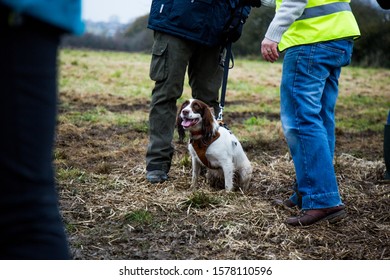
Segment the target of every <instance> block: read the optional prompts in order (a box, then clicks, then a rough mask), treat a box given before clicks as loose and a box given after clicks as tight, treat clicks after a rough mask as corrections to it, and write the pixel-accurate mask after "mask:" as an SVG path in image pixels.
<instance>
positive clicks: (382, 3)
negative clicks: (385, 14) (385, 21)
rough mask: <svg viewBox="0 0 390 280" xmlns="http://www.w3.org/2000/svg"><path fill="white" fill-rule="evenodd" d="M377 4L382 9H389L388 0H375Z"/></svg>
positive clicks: (389, 2) (389, 3)
mask: <svg viewBox="0 0 390 280" xmlns="http://www.w3.org/2000/svg"><path fill="white" fill-rule="evenodd" d="M377 2H378V4H379V6H381V7H382V9H385V10H389V9H390V1H389V0H377Z"/></svg>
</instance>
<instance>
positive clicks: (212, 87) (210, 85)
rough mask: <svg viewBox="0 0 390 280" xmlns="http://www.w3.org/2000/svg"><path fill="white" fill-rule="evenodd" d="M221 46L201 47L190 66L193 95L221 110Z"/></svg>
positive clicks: (215, 110)
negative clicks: (219, 100)
mask: <svg viewBox="0 0 390 280" xmlns="http://www.w3.org/2000/svg"><path fill="white" fill-rule="evenodd" d="M219 56H220V47H219V46H217V47H212V48H210V47H200V48H198V49H197V50H196V52H195V53H194V55H193V57H192V58H191V60H190V63H189V67H188V76H189V83H190V86H191V89H192V96H193V97H194V98H196V99H200V100H202V101H203V102H205V103H206V104H208V105H209V106H210V107H212V108H213V109H214V113H215V115H216V116H218V112H219V102H218V99H219V89H220V88H221V84H222V77H223V67H221V66H220V65H219Z"/></svg>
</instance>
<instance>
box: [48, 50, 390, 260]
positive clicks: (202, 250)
mask: <svg viewBox="0 0 390 280" xmlns="http://www.w3.org/2000/svg"><path fill="white" fill-rule="evenodd" d="M149 62H150V56H149V55H146V54H136V53H131V54H129V53H111V52H96V51H86V50H66V49H65V50H62V51H61V53H60V78H59V84H60V90H59V117H58V133H57V137H56V150H55V164H56V170H57V172H56V174H57V182H58V189H59V194H60V206H61V211H62V213H63V217H64V222H65V225H66V230H67V233H68V236H69V242H70V245H71V250H72V254H73V257H74V258H75V259H269V260H270V259H279V260H281V259H390V244H389V238H390V215H389V213H390V184H389V182H388V181H387V182H386V181H384V180H383V174H384V171H385V166H384V160H383V127H384V124H385V121H386V118H387V113H388V111H389V109H390V85H389V80H390V70H386V69H363V68H352V67H347V68H345V69H343V73H342V77H341V79H340V96H339V101H338V105H337V108H336V118H337V130H336V134H337V144H336V157H335V167H336V172H337V178H338V182H339V185H340V192H341V194H342V198H343V200H344V202H345V204H346V206H347V211H348V217H347V219H345V220H343V221H341V222H339V223H337V224H332V225H330V224H328V223H320V224H318V225H313V226H311V227H306V228H299V229H297V228H291V227H288V226H286V225H285V224H284V223H283V221H284V220H285V219H286V217H288V216H290V215H294V214H296V210H293V211H292V210H288V209H284V208H281V207H280V206H277V205H274V203H273V200H274V199H275V198H287V197H288V196H289V194H290V193H291V189H290V187H291V185H292V184H293V181H294V168H293V164H292V162H291V158H290V156H289V153H288V150H287V145H286V143H285V141H284V138H283V135H282V132H281V125H280V121H279V81H280V75H281V64H268V63H265V62H264V61H262V60H261V59H260V57H259V59H258V60H246V59H236V63H235V67H234V68H233V69H232V70H231V71H230V76H229V83H228V92H227V100H226V110H225V113H224V117H225V122H226V123H227V124H228V125H229V127H230V129H231V130H232V131H233V132H234V133H235V134H236V136H237V137H238V138H239V139H240V141H241V142H242V144H243V147H244V149H245V150H246V152H247V154H248V157H249V159H250V160H251V161H252V164H253V167H254V177H253V180H252V183H251V189H250V191H249V192H247V193H242V192H240V191H236V192H233V193H226V192H225V191H224V190H220V189H212V188H210V187H209V186H208V185H207V183H206V182H205V181H202V182H201V188H200V189H198V190H192V189H191V188H190V182H191V164H190V160H189V156H188V153H187V147H186V144H181V143H178V142H177V137H175V143H174V145H175V149H176V152H175V155H174V160H173V165H172V168H171V171H170V174H169V175H170V179H169V180H168V181H167V182H165V183H162V184H155V185H152V184H149V183H148V182H147V181H146V180H145V160H144V156H145V152H146V146H147V143H148V106H149V101H150V95H151V90H152V88H153V83H152V81H151V80H150V79H149V73H148V71H149ZM189 97H190V89H189V87H188V86H187V85H186V86H185V90H184V93H183V96H182V98H181V99H180V100H179V101H178V104H179V103H181V102H182V101H183V100H185V99H187V98H189Z"/></svg>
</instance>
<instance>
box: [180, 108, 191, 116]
mask: <svg viewBox="0 0 390 280" xmlns="http://www.w3.org/2000/svg"><path fill="white" fill-rule="evenodd" d="M181 112H182V114H183V116H188V114H189V113H190V111H189V110H186V109H183V110H182V111H181Z"/></svg>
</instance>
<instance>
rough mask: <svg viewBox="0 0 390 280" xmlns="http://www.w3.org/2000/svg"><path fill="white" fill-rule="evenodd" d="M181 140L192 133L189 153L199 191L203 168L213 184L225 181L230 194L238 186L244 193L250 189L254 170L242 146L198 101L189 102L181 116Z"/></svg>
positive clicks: (194, 180) (179, 129)
mask: <svg viewBox="0 0 390 280" xmlns="http://www.w3.org/2000/svg"><path fill="white" fill-rule="evenodd" d="M177 131H178V134H179V140H180V141H183V139H184V138H185V132H186V131H188V132H189V133H190V141H189V144H188V150H189V152H190V154H191V159H192V183H191V185H192V187H193V188H197V187H198V179H199V175H200V171H201V167H202V166H205V167H207V171H208V174H207V176H208V179H209V182H211V183H213V182H214V183H215V182H218V180H219V181H220V180H223V181H224V183H225V190H226V191H228V192H230V191H232V190H233V188H234V187H235V186H234V185H236V184H234V183H233V182H236V183H237V184H238V187H240V188H241V189H242V190H244V191H245V190H247V189H248V188H249V183H250V180H251V178H252V166H251V163H250V161H249V160H248V157H247V156H246V154H245V152H244V150H243V148H242V146H241V144H240V142H239V141H238V139H237V138H236V137H235V136H234V134H233V133H232V132H231V131H230V130H229V129H227V128H226V127H225V126H223V125H220V124H219V123H218V122H217V120H216V119H215V117H214V114H213V111H212V109H211V108H209V106H207V105H206V104H205V103H204V102H202V101H200V100H198V99H190V100H187V101H185V102H184V103H183V104H182V106H181V108H180V110H179V111H178V115H177Z"/></svg>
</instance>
